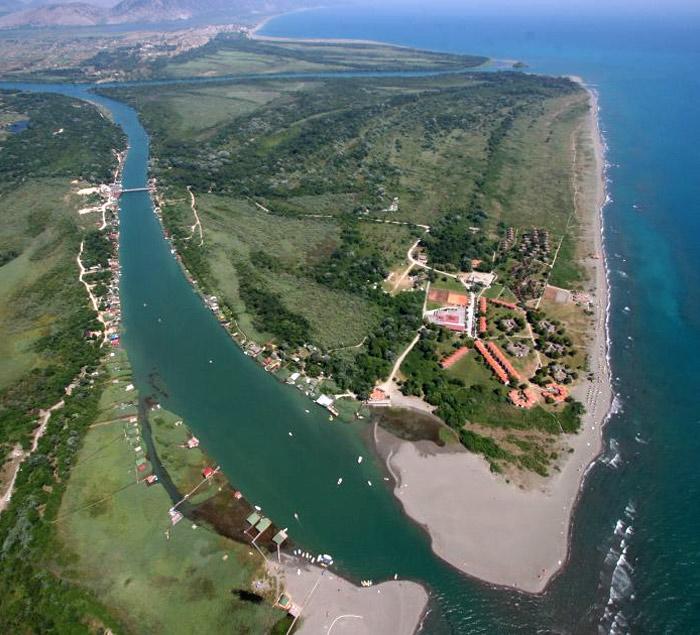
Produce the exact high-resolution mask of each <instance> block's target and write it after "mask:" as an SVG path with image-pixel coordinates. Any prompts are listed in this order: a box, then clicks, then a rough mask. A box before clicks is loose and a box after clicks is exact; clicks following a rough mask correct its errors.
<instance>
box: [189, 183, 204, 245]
mask: <svg viewBox="0 0 700 635" xmlns="http://www.w3.org/2000/svg"><path fill="white" fill-rule="evenodd" d="M187 191H188V192H189V193H190V207H191V208H192V213H193V214H194V225H192V227H190V238H192V237H193V236H194V234H195V232H196V231H197V230H199V246H200V247H203V246H204V233H203V232H202V222H201V221H200V220H199V214H197V201H196V200H195V198H194V192H193V191H192V187H191V186H189V185H188V186H187Z"/></svg>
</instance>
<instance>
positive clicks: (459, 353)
mask: <svg viewBox="0 0 700 635" xmlns="http://www.w3.org/2000/svg"><path fill="white" fill-rule="evenodd" d="M468 352H469V349H468V348H467V347H466V346H462V347H461V348H458V349H457V350H456V351H455V352H454V353H452V354H451V355H448V356H447V357H445V359H443V360H442V361H441V362H440V366H442V367H443V368H450V367H452V366H454V365H455V364H456V363H457V362H458V361H459V360H460V359H462V357H464V356H465V355H466V354H467V353H468Z"/></svg>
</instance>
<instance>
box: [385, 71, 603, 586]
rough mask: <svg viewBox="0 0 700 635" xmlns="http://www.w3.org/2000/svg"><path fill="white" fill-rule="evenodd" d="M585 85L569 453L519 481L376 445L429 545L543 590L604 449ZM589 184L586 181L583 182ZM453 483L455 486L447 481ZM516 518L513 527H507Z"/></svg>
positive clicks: (429, 453) (599, 223)
mask: <svg viewBox="0 0 700 635" xmlns="http://www.w3.org/2000/svg"><path fill="white" fill-rule="evenodd" d="M572 79H573V80H574V81H577V83H580V84H581V85H582V86H583V87H584V88H585V89H586V91H587V92H588V95H589V99H590V111H589V115H588V117H587V122H586V128H587V132H588V135H589V138H590V141H591V143H592V150H593V154H594V157H595V163H596V167H595V171H594V172H590V173H589V174H591V175H594V183H593V184H592V187H591V191H590V194H591V195H592V196H593V199H594V208H593V209H591V210H590V212H589V211H588V210H586V209H584V214H585V216H583V217H582V218H584V223H585V227H584V230H583V231H584V232H585V233H587V234H590V238H592V244H591V241H590V239H589V240H588V241H586V245H587V248H590V247H592V248H593V254H591V255H590V256H589V257H587V258H586V265H587V268H588V270H589V272H590V283H592V284H594V298H595V317H594V322H595V327H594V334H593V338H592V341H591V343H590V345H589V364H590V370H591V372H592V373H593V381H589V380H585V381H584V382H582V383H581V384H579V386H577V387H576V389H575V391H574V392H575V393H576V394H575V396H576V397H577V398H578V399H579V400H580V401H581V402H582V403H584V404H585V406H586V413H585V414H584V416H583V417H582V424H581V430H580V431H579V433H578V434H576V435H571V436H569V437H568V441H569V443H570V446H571V447H572V448H573V450H574V451H573V453H572V454H571V455H569V456H568V457H567V459H566V460H565V462H564V463H563V465H561V466H560V471H557V472H555V473H554V474H553V475H551V476H550V477H548V478H541V477H535V476H532V477H530V481H529V482H528V483H527V486H525V487H521V488H518V487H516V486H515V485H513V484H506V483H505V482H504V480H503V477H501V476H498V475H496V474H493V473H491V472H490V470H489V468H488V465H487V463H486V461H485V460H483V459H482V458H481V457H479V456H477V455H474V454H471V453H469V452H467V451H454V450H450V451H444V450H440V449H439V448H437V446H435V445H434V444H431V443H426V442H420V443H418V444H415V443H410V442H407V441H400V440H398V439H396V438H395V437H390V435H388V434H387V433H383V434H382V435H381V436H380V439H379V443H378V444H377V449H378V451H379V453H380V455H382V456H383V457H384V458H385V460H386V461H387V466H388V468H389V471H390V472H391V473H392V474H395V475H396V476H397V479H398V480H397V482H396V484H395V488H394V494H395V495H396V497H397V498H398V500H399V501H400V502H401V504H402V506H403V508H404V510H405V512H406V514H407V515H408V516H409V517H411V518H412V519H413V520H415V521H416V522H418V523H419V524H421V525H423V526H424V527H425V529H426V531H427V532H428V533H429V535H430V538H431V543H432V548H433V551H434V552H435V553H436V555H437V556H439V557H440V558H442V559H443V560H445V561H447V562H448V563H449V564H451V565H453V566H454V567H456V568H458V569H459V570H461V571H463V572H465V573H467V574H469V575H471V576H474V577H476V578H479V579H481V580H483V581H485V582H488V583H491V584H495V585H499V586H507V587H511V588H514V589H517V590H520V591H524V592H527V593H535V594H536V593H542V592H543V591H544V590H545V589H546V587H547V585H548V584H549V583H550V582H551V580H552V579H553V578H554V577H555V576H556V575H557V574H558V573H559V572H560V571H561V569H562V568H563V567H564V566H565V563H566V561H567V560H568V557H569V546H570V541H571V530H572V515H573V510H574V509H575V506H576V504H577V503H578V499H579V495H580V492H581V490H582V487H583V483H584V481H585V477H586V474H587V473H588V471H589V469H590V467H591V466H592V465H593V464H594V462H595V460H596V459H597V457H598V456H599V455H600V454H601V452H602V449H603V435H602V431H603V427H604V425H605V422H606V421H607V418H608V416H609V414H610V412H611V409H612V406H613V397H614V395H613V390H612V385H611V377H610V369H609V359H608V342H609V340H608V328H607V317H608V305H609V287H608V278H607V264H606V258H605V254H604V251H603V235H604V234H603V231H604V230H603V217H602V214H603V209H604V207H605V204H606V201H607V195H606V189H605V152H604V143H603V140H602V137H601V133H600V127H599V120H598V99H597V95H596V93H595V92H594V91H593V90H591V89H590V88H588V87H586V86H585V85H584V84H583V82H582V81H581V80H580V78H572ZM589 187H590V186H589ZM457 482H459V483H460V485H459V487H455V483H457ZM515 527H517V531H514V530H513V529H514V528H515Z"/></svg>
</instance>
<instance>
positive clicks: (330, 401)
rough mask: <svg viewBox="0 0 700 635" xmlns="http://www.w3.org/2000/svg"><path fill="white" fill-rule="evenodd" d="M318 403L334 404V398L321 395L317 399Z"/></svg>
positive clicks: (324, 404) (322, 404)
mask: <svg viewBox="0 0 700 635" xmlns="http://www.w3.org/2000/svg"><path fill="white" fill-rule="evenodd" d="M316 403H317V404H319V405H321V406H331V405H333V399H331V398H330V397H329V396H328V395H321V396H320V397H319V398H318V399H317V400H316Z"/></svg>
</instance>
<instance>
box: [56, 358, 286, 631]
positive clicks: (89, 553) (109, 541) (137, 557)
mask: <svg viewBox="0 0 700 635" xmlns="http://www.w3.org/2000/svg"><path fill="white" fill-rule="evenodd" d="M109 372H110V373H111V375H110V377H112V376H113V377H116V378H118V379H119V384H116V385H115V384H109V385H110V387H111V390H110V391H107V392H105V393H104V394H103V397H102V400H101V402H100V415H99V416H98V419H99V421H97V422H96V425H94V426H93V427H91V428H90V430H89V432H88V433H87V436H86V437H85V441H84V444H83V447H82V449H81V451H80V453H79V454H78V457H77V461H76V463H75V465H74V467H73V470H72V474H71V478H70V481H69V483H68V488H67V490H66V492H65V495H64V497H63V501H62V504H61V508H60V510H59V513H58V521H57V527H58V534H59V537H60V539H61V541H62V543H63V546H64V551H63V552H62V554H61V557H60V558H59V559H58V566H59V567H60V570H61V575H62V577H64V578H66V579H71V580H77V581H79V582H80V584H81V585H84V586H86V587H87V588H89V589H90V590H91V591H92V592H93V593H94V594H95V595H96V596H97V597H98V598H99V599H100V600H101V601H102V602H104V604H105V605H107V606H109V607H110V609H111V610H112V612H113V613H114V614H115V615H116V616H117V617H118V619H119V620H120V621H121V622H122V623H123V624H124V625H125V626H126V627H127V628H128V629H129V631H130V632H133V633H149V634H150V633H193V632H206V631H209V632H222V631H230V632H237V633H243V632H250V633H266V632H269V630H270V629H271V628H272V626H273V625H274V624H275V623H276V622H277V621H278V620H279V619H280V618H281V617H282V613H281V612H279V611H276V610H274V609H272V608H271V606H270V605H269V604H267V603H262V604H252V603H250V602H245V601H242V600H240V599H238V598H237V597H236V596H235V595H234V593H233V592H234V591H236V590H238V589H244V590H249V589H250V587H251V582H252V581H253V580H254V579H263V578H264V572H263V570H262V567H261V561H260V557H259V556H258V555H257V553H256V554H255V556H254V557H251V556H250V555H249V550H248V548H247V547H245V546H243V545H240V544H238V543H234V542H232V541H230V540H228V539H225V538H222V537H220V536H218V535H216V534H214V533H213V532H211V531H210V530H208V529H207V528H205V527H197V528H196V529H193V527H192V524H191V523H190V522H188V521H187V520H183V521H182V522H180V523H179V524H178V525H176V526H175V527H173V528H170V531H169V536H166V533H165V532H166V530H167V529H168V528H169V527H170V521H169V518H168V509H169V507H170V506H171V502H170V499H169V497H168V495H167V494H166V492H165V490H164V489H163V488H162V487H161V486H160V485H154V486H152V487H147V486H146V485H145V484H144V483H138V482H137V481H136V478H137V475H136V471H135V461H134V457H135V448H134V444H133V443H130V442H129V441H128V440H127V436H126V434H125V427H126V426H127V425H128V423H127V421H125V420H124V419H116V420H114V419H113V415H114V412H115V410H118V409H119V406H120V404H121V403H123V402H124V401H127V400H133V399H134V398H135V395H134V392H133V391H126V390H125V387H126V385H128V381H129V375H128V366H127V361H126V359H125V357H124V356H122V357H118V358H116V359H115V360H113V361H112V363H111V368H110V371H109ZM110 381H111V380H110ZM159 417H162V419H163V423H162V424H156V425H157V426H159V427H160V431H157V432H156V434H159V435H161V436H162V437H166V438H164V439H163V440H164V441H168V439H167V437H169V435H170V432H171V431H169V430H168V425H167V423H168V421H171V420H172V418H173V416H172V415H171V414H169V413H162V414H160V413H159V414H157V415H156V416H155V417H154V419H155V420H157V419H158V418H159ZM109 421H111V423H109ZM180 431H182V429H180ZM172 441H173V439H170V442H172ZM170 462H171V464H172V463H173V461H170ZM179 467H180V468H183V469H184V470H186V466H185V465H184V463H183V464H181V465H180V466H179ZM106 572H108V575H105V573H106Z"/></svg>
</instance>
